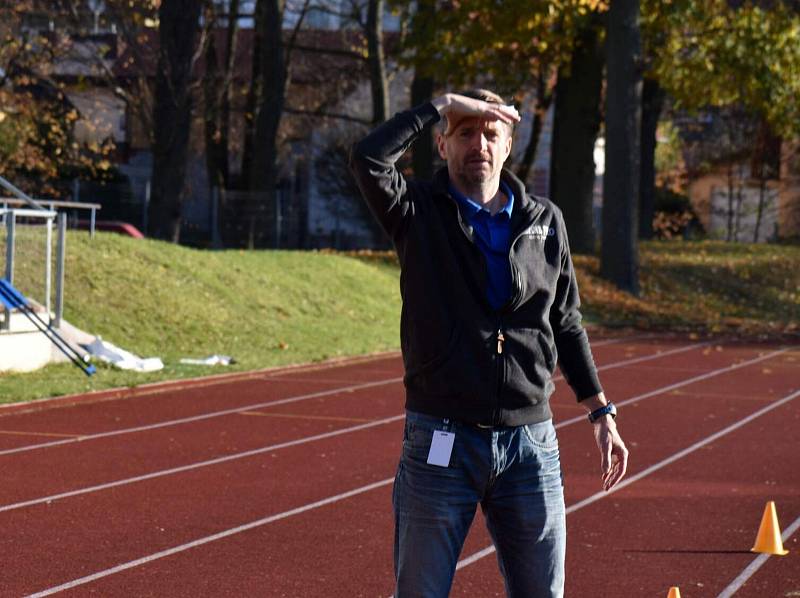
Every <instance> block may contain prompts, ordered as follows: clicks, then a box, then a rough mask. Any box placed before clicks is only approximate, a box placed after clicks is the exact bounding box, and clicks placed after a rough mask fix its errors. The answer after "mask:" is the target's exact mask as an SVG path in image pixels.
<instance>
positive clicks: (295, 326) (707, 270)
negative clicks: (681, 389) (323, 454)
mask: <svg viewBox="0 0 800 598" xmlns="http://www.w3.org/2000/svg"><path fill="white" fill-rule="evenodd" d="M67 256H68V257H67V278H66V307H65V318H66V319H67V320H68V321H69V322H71V323H72V324H74V325H76V326H78V327H79V328H82V329H83V330H86V331H87V332H91V333H92V334H99V335H100V336H102V337H103V338H104V339H106V340H108V341H110V342H112V343H114V344H116V345H118V346H120V347H122V348H124V349H127V350H129V351H132V352H133V353H136V354H137V355H140V356H142V357H150V356H158V357H161V358H162V359H163V360H164V363H165V368H164V370H161V371H159V372H153V373H148V374H141V373H131V372H123V371H118V370H115V369H112V368H110V367H106V366H102V365H101V366H99V371H98V373H97V374H96V375H95V376H93V377H92V378H86V377H85V376H84V375H83V374H81V373H80V372H79V371H78V370H77V368H75V367H74V366H72V365H71V364H56V365H51V366H48V367H46V368H43V369H42V370H39V371H37V372H32V373H25V374H0V402H10V401H20V400H29V399H34V398H40V397H47V396H57V395H63V394H72V393H77V392H84V391H89V390H98V389H103V388H111V387H119V386H135V385H137V384H144V383H148V382H154V381H158V380H165V379H176V378H184V377H195V376H201V375H207V374H213V373H220V372H230V371H237V370H251V369H257V368H264V367H268V366H276V365H282V364H288V363H301V362H310V361H318V360H324V359H327V358H331V357H337V356H344V355H357V354H364V353H371V352H376V351H382V350H390V349H396V348H398V345H399V322H398V320H399V313H400V298H399V291H398V279H399V272H398V269H397V264H396V260H395V259H394V258H393V256H391V255H389V254H383V253H371V252H362V253H357V254H355V253H354V254H347V255H345V254H333V253H326V252H300V251H249V252H245V251H238V250H231V251H221V252H212V251H202V250H196V249H190V248H186V247H179V246H175V245H172V244H167V243H161V242H158V241H151V240H137V239H129V238H125V237H121V236H117V235H111V234H103V233H98V235H97V237H96V238H95V239H94V240H91V239H89V237H88V236H87V235H86V234H84V233H70V235H69V239H68V251H67ZM798 264H800V247H797V246H776V245H733V244H726V243H722V242H690V243H685V242H673V241H670V242H652V243H645V244H643V245H642V247H641V282H642V294H641V296H640V297H638V298H634V297H631V296H630V295H627V294H625V293H622V292H620V291H618V290H616V289H615V288H613V287H612V286H611V285H610V284H608V283H607V282H605V281H603V280H601V279H600V278H599V276H598V269H599V264H598V260H597V258H595V257H589V256H576V257H575V265H576V269H577V271H578V279H579V284H580V288H581V295H582V298H583V302H584V307H583V311H584V314H585V316H586V318H587V321H589V322H591V323H593V324H595V325H600V326H626V327H633V328H638V329H648V330H681V331H689V332H698V333H722V334H728V335H730V334H735V335H746V336H755V337H758V336H776V335H792V334H794V335H796V334H797V332H798V328H797V326H798V322H800V290H799V289H800V268H798ZM27 276H31V274H30V271H29V270H28V269H26V268H24V267H19V268H18V272H17V277H18V280H19V284H20V286H22V287H23V288H24V287H25V286H26V285H30V284H33V283H32V282H31V281H28V280H26V277H27ZM36 276H37V277H38V276H39V274H38V273H37V274H36ZM214 353H221V354H227V355H232V356H233V357H234V358H235V359H236V360H237V361H238V363H237V364H235V365H233V366H230V367H205V366H189V365H181V364H179V363H178V360H179V359H180V358H181V357H206V356H208V355H211V354H214Z"/></svg>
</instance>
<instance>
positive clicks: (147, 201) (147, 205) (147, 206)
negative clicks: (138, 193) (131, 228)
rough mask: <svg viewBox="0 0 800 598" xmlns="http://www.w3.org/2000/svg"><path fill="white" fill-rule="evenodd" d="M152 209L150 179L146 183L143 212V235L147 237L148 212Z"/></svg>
mask: <svg viewBox="0 0 800 598" xmlns="http://www.w3.org/2000/svg"><path fill="white" fill-rule="evenodd" d="M149 209H150V179H147V181H145V183H144V209H143V210H142V234H144V235H145V236H147V218H148V216H147V212H148V210H149Z"/></svg>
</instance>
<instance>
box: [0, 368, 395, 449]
mask: <svg viewBox="0 0 800 598" xmlns="http://www.w3.org/2000/svg"><path fill="white" fill-rule="evenodd" d="M402 381H403V379H402V378H387V379H386V380H377V381H375V382H365V383H363V384H354V385H351V386H342V387H339V388H331V389H329V390H320V391H317V392H312V393H309V394H304V395H298V396H295V397H288V398H285V399H276V400H274V401H265V402H263V403H255V404H252V405H242V406H240V407H234V408H232V409H224V410H222V411H212V412H211V413H202V414H200V415H193V416H191V417H182V418H180V419H171V420H168V421H163V422H159V423H155V424H148V425H145V426H136V427H135V428H123V429H122V430H111V431H109V432H100V433H98V434H87V435H86V436H81V437H79V438H69V439H66V440H56V441H53V442H43V443H41V444H30V445H26V446H20V447H17V448H13V449H6V450H2V451H0V456H2V455H12V454H15V453H22V452H26V451H32V450H35V449H41V448H48V447H51V446H62V445H64V444H72V443H74V442H86V441H87V440H96V439H97V438H108V437H110V436H121V435H123V434H133V433H134V432H146V431H149V430H157V429H158V428H167V427H169V426H177V425H179V424H188V423H192V422H197V421H202V420H205V419H211V418H214V417H221V416H223V415H232V414H234V413H241V412H242V411H252V410H254V409H263V408H264V407H270V406H274V405H285V404H287V403H296V402H298V401H307V400H309V399H317V398H319V397H327V396H330V395H335V394H339V393H348V392H355V391H357V390H364V389H366V388H375V387H377V386H386V385H387V384H396V383H398V382H402Z"/></svg>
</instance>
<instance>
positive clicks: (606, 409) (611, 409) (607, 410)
mask: <svg viewBox="0 0 800 598" xmlns="http://www.w3.org/2000/svg"><path fill="white" fill-rule="evenodd" d="M605 415H610V416H611V417H612V418H614V419H616V418H617V407H616V406H615V405H614V403H612V402H610V401H609V402H608V403H607V404H606V405H603V406H602V407H600V409H595V410H594V411H592V412H591V413H590V414H589V421H590V422H591V423H594V422H596V421H597V420H598V419H600V418H601V417H603V416H605Z"/></svg>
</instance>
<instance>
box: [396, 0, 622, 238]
mask: <svg viewBox="0 0 800 598" xmlns="http://www.w3.org/2000/svg"><path fill="white" fill-rule="evenodd" d="M605 9H606V5H605V3H603V2H599V1H588V0H549V1H547V2H536V3H531V2H528V1H525V0H515V1H513V2H507V3H505V4H504V6H503V10H496V9H495V4H494V3H492V2H489V1H488V0H463V1H460V2H457V3H456V2H453V3H448V4H447V5H445V7H444V8H442V9H440V10H437V11H428V12H425V11H422V10H418V11H416V12H415V13H411V15H410V19H409V20H410V25H409V34H408V36H407V41H406V52H407V54H406V63H407V64H409V65H410V66H413V67H414V68H415V73H416V76H418V77H419V76H429V77H433V78H434V79H435V80H436V81H441V82H442V83H444V84H447V85H448V86H450V87H454V86H455V87H459V86H464V85H467V86H473V85H475V84H476V83H477V84H479V85H481V84H482V85H489V86H493V87H495V88H497V90H498V91H499V92H500V93H501V94H506V95H508V94H513V95H514V99H515V100H516V101H520V100H521V98H523V97H525V96H526V95H528V93H527V92H533V93H532V94H531V95H532V96H533V101H532V103H531V106H530V112H531V113H532V115H533V122H532V125H531V128H530V131H531V134H530V137H529V138H528V139H526V140H523V141H522V142H523V143H524V144H525V150H524V152H523V154H522V159H521V160H520V161H519V162H518V163H517V164H516V165H515V170H516V172H517V174H518V175H520V176H521V177H522V178H523V180H525V179H526V178H527V177H528V175H529V173H530V169H531V165H532V163H533V160H534V158H535V156H536V150H537V147H538V143H539V136H540V133H541V130H542V123H543V120H544V116H545V114H546V113H547V110H548V108H549V107H550V104H551V102H552V99H553V91H554V87H557V85H558V84H560V85H561V94H560V96H559V93H558V92H557V91H556V102H559V101H560V102H561V104H560V105H558V104H557V107H556V124H555V131H554V135H555V137H554V145H555V148H557V153H556V155H555V156H554V157H553V159H552V160H551V164H552V165H553V168H554V169H555V170H554V172H553V174H554V177H552V178H551V197H552V198H553V199H554V200H555V201H556V203H558V204H559V205H560V206H561V207H563V208H564V209H565V211H566V212H569V216H568V217H567V218H566V220H567V224H568V227H571V228H572V227H577V228H572V230H570V232H569V234H570V238H571V241H572V243H573V244H574V245H575V246H576V247H580V248H581V249H583V248H589V249H588V250H591V247H592V246H593V241H592V238H591V228H589V229H588V231H589V232H588V234H587V233H586V232H585V230H586V226H584V223H588V226H589V227H591V209H592V208H591V202H592V184H593V178H594V161H593V150H594V143H595V138H596V134H597V128H598V122H599V110H598V103H599V93H600V82H601V80H602V54H600V60H599V63H600V64H599V66H598V60H596V59H595V58H593V57H596V56H597V55H598V53H599V43H600V40H601V37H600V34H599V33H598V30H599V28H600V25H599V22H598V21H599V19H600V17H599V15H600V14H601V13H602V12H603V11H604V10H605ZM578 32H582V34H579V33H578ZM571 64H572V66H573V67H574V68H573V69H572V74H571V76H572V77H573V78H572V80H571V81H568V80H567V79H568V77H569V76H570V65H571ZM509 65H514V68H509ZM556 72H558V74H559V76H558V78H556V76H555V73H556ZM556 81H558V82H559V83H558V84H557V83H556ZM568 83H569V85H568ZM587 90H589V91H588V92H587ZM592 98H594V100H592ZM592 101H593V102H594V103H593V106H592ZM586 106H589V107H588V108H587V107H586ZM568 107H569V108H573V109H572V110H570V111H569V112H565V109H567V108H568ZM583 113H588V114H589V118H588V119H587V118H585V117H584V116H582V114H583ZM576 114H579V115H581V116H580V117H579V119H578V122H579V123H580V124H579V125H576V126H575V127H574V128H572V126H573V124H575V115H576ZM587 123H588V126H587ZM576 173H583V175H582V176H576ZM586 173H588V176H587V174H586ZM587 179H591V181H590V182H589V184H588V185H587V184H585V181H586V180H587ZM576 180H577V181H582V182H583V183H584V184H583V185H578V188H579V189H580V193H579V194H576V193H575V190H576V187H575V186H574V185H573V183H574V182H575V181H576ZM553 185H554V187H555V189H554V188H553ZM553 192H554V193H553ZM584 214H589V216H588V218H587V217H584V216H583V215H584ZM587 237H588V239H587Z"/></svg>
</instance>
